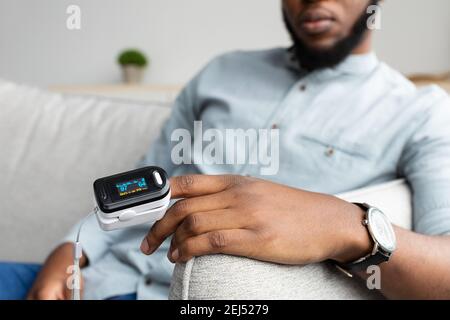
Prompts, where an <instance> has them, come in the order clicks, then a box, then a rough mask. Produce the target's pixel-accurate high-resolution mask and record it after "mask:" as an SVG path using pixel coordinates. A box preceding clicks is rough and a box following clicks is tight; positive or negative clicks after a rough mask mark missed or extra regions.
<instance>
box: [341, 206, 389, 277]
mask: <svg viewBox="0 0 450 320" xmlns="http://www.w3.org/2000/svg"><path fill="white" fill-rule="evenodd" d="M355 205H357V206H358V207H360V208H361V209H363V210H364V211H365V212H366V214H365V217H364V220H363V221H362V223H363V225H364V226H366V228H367V230H368V232H369V235H370V237H371V238H372V240H373V242H374V246H373V249H372V252H371V253H369V254H368V255H366V256H364V257H362V258H360V259H358V260H356V261H353V262H351V263H346V264H340V263H339V264H336V267H337V268H338V269H339V270H340V271H342V272H344V273H345V274H346V275H347V276H349V277H352V276H353V273H355V272H358V271H366V270H367V268H368V267H369V266H372V265H379V264H380V263H383V262H387V261H389V259H390V258H391V256H392V254H393V253H394V251H395V249H396V247H397V241H396V238H395V232H394V228H393V227H392V224H391V222H390V221H389V219H388V217H387V216H386V215H385V214H384V213H383V212H382V211H381V210H380V209H378V208H375V207H372V206H370V205H368V204H366V203H355Z"/></svg>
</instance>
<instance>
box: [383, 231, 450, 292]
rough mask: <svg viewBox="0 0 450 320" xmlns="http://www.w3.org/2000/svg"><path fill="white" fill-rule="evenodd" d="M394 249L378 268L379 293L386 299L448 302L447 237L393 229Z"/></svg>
mask: <svg viewBox="0 0 450 320" xmlns="http://www.w3.org/2000/svg"><path fill="white" fill-rule="evenodd" d="M395 233H396V236H397V245H398V247H397V250H396V251H395V252H394V254H393V255H392V258H391V259H390V261H389V262H387V263H383V264H381V265H380V269H381V291H382V293H383V294H384V296H385V297H387V298H389V299H450V237H448V236H425V235H421V234H418V233H414V232H411V231H408V230H405V229H402V228H399V227H395Z"/></svg>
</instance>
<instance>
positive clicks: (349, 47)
mask: <svg viewBox="0 0 450 320" xmlns="http://www.w3.org/2000/svg"><path fill="white" fill-rule="evenodd" d="M376 3H378V0H371V1H370V4H369V5H372V4H376ZM371 15H372V14H371V13H367V12H366V10H364V12H363V13H362V14H361V16H360V17H359V18H358V20H357V21H356V23H355V24H354V26H353V28H352V31H351V32H350V34H349V35H348V36H347V37H345V38H343V39H341V40H339V41H338V42H337V43H336V44H334V45H333V46H332V47H331V48H328V49H315V48H311V47H308V45H307V44H306V43H305V42H304V41H303V40H301V39H300V38H299V37H297V35H296V34H295V31H294V30H293V28H292V27H291V25H290V24H289V21H288V19H287V16H286V13H285V12H283V18H284V23H285V25H286V28H287V30H288V31H289V34H290V36H291V39H292V41H293V42H294V46H293V47H292V50H293V52H294V54H295V56H296V58H297V60H298V63H299V64H300V67H301V68H302V69H305V70H307V71H313V70H317V69H323V68H331V67H334V66H336V65H338V64H339V63H340V62H342V61H343V60H344V59H345V58H346V57H348V56H349V55H350V54H351V52H352V51H353V50H354V49H355V48H356V47H357V46H358V45H359V44H360V43H361V41H362V40H363V38H364V36H365V34H366V32H367V20H368V19H369V18H370V16H371Z"/></svg>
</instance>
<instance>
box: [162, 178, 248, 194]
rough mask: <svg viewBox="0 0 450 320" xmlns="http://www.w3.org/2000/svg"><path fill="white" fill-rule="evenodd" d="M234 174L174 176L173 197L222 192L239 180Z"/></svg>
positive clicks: (171, 182) (172, 182) (172, 183)
mask: <svg viewBox="0 0 450 320" xmlns="http://www.w3.org/2000/svg"><path fill="white" fill-rule="evenodd" d="M239 179H242V177H241V176H234V175H218V176H212V175H187V176H179V177H172V178H171V179H170V189H171V193H172V198H173V199H179V198H190V197H196V196H203V195H207V194H213V193H217V192H221V191H223V190H225V189H227V188H228V187H230V186H231V185H233V184H236V183H238V182H239Z"/></svg>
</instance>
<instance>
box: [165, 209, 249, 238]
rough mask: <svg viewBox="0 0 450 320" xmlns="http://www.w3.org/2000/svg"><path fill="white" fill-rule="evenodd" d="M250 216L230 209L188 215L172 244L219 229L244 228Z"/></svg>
mask: <svg viewBox="0 0 450 320" xmlns="http://www.w3.org/2000/svg"><path fill="white" fill-rule="evenodd" d="M246 227H248V218H247V217H246V216H245V215H243V214H242V213H241V212H237V211H234V210H230V209H225V210H215V211H209V212H199V213H194V214H191V215H189V216H187V217H186V219H184V220H183V222H182V223H181V225H180V226H179V227H178V228H177V230H176V232H175V234H174V236H173V243H172V246H175V247H176V246H179V245H181V244H182V243H183V242H184V241H185V240H186V239H188V238H190V237H194V236H198V235H201V234H203V233H208V232H212V231H218V230H229V229H244V228H246Z"/></svg>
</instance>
